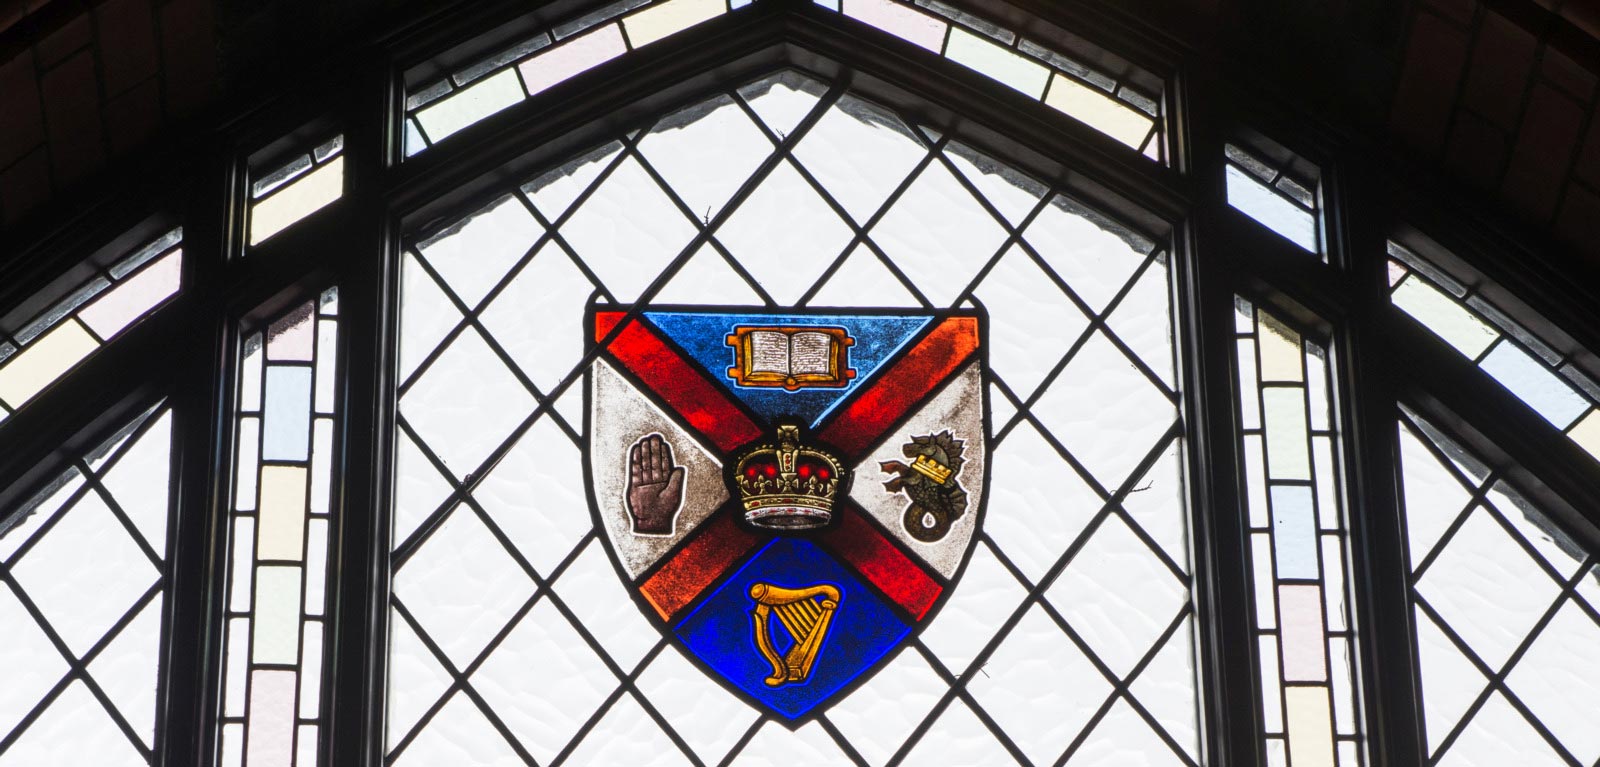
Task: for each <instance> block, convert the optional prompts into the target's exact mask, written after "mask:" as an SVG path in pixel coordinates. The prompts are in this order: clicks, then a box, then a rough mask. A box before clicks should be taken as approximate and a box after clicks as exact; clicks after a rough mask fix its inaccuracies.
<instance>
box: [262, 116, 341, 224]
mask: <svg viewBox="0 0 1600 767" xmlns="http://www.w3.org/2000/svg"><path fill="white" fill-rule="evenodd" d="M343 194H344V136H334V137H333V138H331V139H328V140H327V141H325V142H323V143H321V144H318V145H317V146H315V147H310V148H306V149H302V150H301V153H300V154H297V155H295V156H294V157H293V158H292V159H290V160H289V161H287V162H285V163H283V164H281V165H279V166H277V167H274V168H272V169H270V170H268V171H267V172H265V173H263V174H262V175H261V177H260V178H258V179H255V180H254V181H253V182H252V183H251V184H250V244H251V245H256V244H259V243H260V242H261V241H262V240H265V239H267V238H268V237H271V236H272V235H274V234H277V233H278V232H281V231H283V230H284V229H287V228H288V227H289V226H291V225H293V224H294V223H295V222H296V221H299V220H300V219H302V218H305V217H306V216H309V215H311V214H312V213H315V212H317V211H318V210H320V209H321V208H322V207H323V206H325V205H327V204H328V203H330V202H333V201H334V200H337V199H339V197H340V196H341V195H343Z"/></svg>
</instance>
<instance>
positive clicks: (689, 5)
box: [622, 0, 727, 48]
mask: <svg viewBox="0 0 1600 767" xmlns="http://www.w3.org/2000/svg"><path fill="white" fill-rule="evenodd" d="M726 9H727V6H726V5H724V0H667V1H666V2H664V3H658V4H656V5H654V6H652V7H650V8H646V9H645V10H642V11H640V12H638V13H635V14H633V15H632V16H629V17H627V18H625V19H623V20H622V26H623V27H625V28H627V30H628V41H629V42H631V43H633V47H635V48H638V47H639V46H641V45H649V44H650V43H653V42H655V41H657V40H660V39H661V38H663V37H666V36H667V35H670V34H672V33H674V32H679V31H681V30H684V29H687V28H689V27H692V26H694V25H695V24H699V23H700V22H702V21H705V20H707V19H710V18H714V17H716V16H719V15H721V14H722V12H723V11H724V10H726Z"/></svg>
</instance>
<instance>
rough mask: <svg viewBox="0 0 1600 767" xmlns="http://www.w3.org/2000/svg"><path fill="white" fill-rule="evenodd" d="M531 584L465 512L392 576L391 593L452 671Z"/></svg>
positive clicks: (476, 648) (507, 614)
mask: <svg viewBox="0 0 1600 767" xmlns="http://www.w3.org/2000/svg"><path fill="white" fill-rule="evenodd" d="M533 589H534V583H533V579H532V578H530V577H529V576H528V574H527V573H526V572H524V571H523V570H522V568H521V567H519V566H518V565H517V563H516V561H515V560H513V559H512V558H511V555H510V554H508V553H506V550H505V547H503V546H501V545H500V541H499V540H498V539H496V538H495V536H494V534H493V533H492V532H491V531H490V530H489V528H488V527H487V526H485V525H484V524H483V522H482V520H480V519H479V518H478V515H477V514H475V513H473V511H472V510H471V509H469V508H466V507H457V508H456V510H455V511H453V512H451V513H450V516H449V517H448V518H446V519H445V521H444V524H442V525H440V526H439V529H437V530H435V531H433V533H432V534H431V535H429V536H428V538H427V540H426V541H424V542H423V544H422V547H421V548H420V549H418V550H417V553H416V554H414V555H412V557H411V558H410V559H408V560H406V563H405V565H404V566H403V567H401V568H400V570H399V572H397V573H396V574H395V583H394V594H395V598H396V599H398V600H400V603H401V604H402V605H404V606H405V607H406V609H408V610H410V611H411V614H412V615H414V616H416V619H417V623H418V624H419V625H420V626H421V627H422V630H423V631H424V632H426V633H427V635H428V636H430V637H432V638H433V640H434V642H435V643H437V644H438V645H439V647H440V649H442V650H443V651H444V653H445V657H446V658H448V659H449V660H450V662H451V663H453V664H454V665H455V666H456V668H465V667H466V666H467V664H468V663H471V662H472V660H473V658H475V657H477V655H478V653H479V652H481V651H482V650H483V648H484V646H485V645H487V644H488V643H489V640H490V639H492V638H493V637H494V636H495V634H497V633H499V632H500V629H501V628H502V627H504V626H505V625H506V624H507V623H509V622H510V621H511V617H512V616H513V615H514V614H516V612H517V611H518V610H519V609H521V607H522V604H523V602H525V601H526V600H527V598H528V597H530V596H532V595H533Z"/></svg>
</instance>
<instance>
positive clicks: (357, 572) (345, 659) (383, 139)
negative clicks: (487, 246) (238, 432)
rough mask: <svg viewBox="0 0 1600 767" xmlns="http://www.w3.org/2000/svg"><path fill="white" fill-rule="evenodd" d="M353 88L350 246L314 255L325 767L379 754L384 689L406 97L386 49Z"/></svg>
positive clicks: (348, 125)
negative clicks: (325, 409)
mask: <svg viewBox="0 0 1600 767" xmlns="http://www.w3.org/2000/svg"><path fill="white" fill-rule="evenodd" d="M351 83H352V87H351V90H352V91H354V93H352V94H351V97H350V98H347V99H345V101H344V104H345V113H344V114H343V115H342V117H343V119H342V121H341V122H342V123H343V125H344V126H345V132H344V136H345V145H344V149H343V150H342V151H341V155H342V156H343V157H344V158H345V197H346V199H347V206H348V210H347V213H346V215H347V222H348V223H347V227H346V229H347V242H346V243H345V247H343V248H335V249H333V250H336V251H337V252H327V253H324V254H323V255H325V256H326V257H328V258H329V260H330V261H331V262H333V263H335V264H337V267H338V279H337V284H338V286H339V317H338V322H339V339H340V347H341V349H339V350H337V351H340V352H341V353H340V354H339V355H338V357H337V358H336V360H335V365H334V370H335V383H336V388H335V393H334V401H335V405H334V411H335V416H334V455H333V456H331V457H330V458H331V461H330V463H331V466H332V471H333V473H334V477H333V483H332V485H331V492H332V494H333V497H332V498H330V499H329V508H328V513H329V538H328V547H329V551H328V566H329V573H330V575H329V577H328V584H327V593H326V600H327V602H326V605H325V607H324V610H323V614H324V616H325V617H326V620H327V624H326V626H325V629H324V637H323V665H322V690H321V691H320V693H319V694H320V695H321V696H322V699H321V702H320V705H319V711H320V712H321V714H322V726H321V727H320V728H319V735H320V738H321V743H320V744H319V747H318V749H317V754H318V757H319V759H320V760H321V762H322V763H323V764H325V765H333V764H337V765H349V766H350V767H356V766H357V765H360V766H362V767H377V765H380V764H382V763H383V757H384V752H383V747H384V743H383V739H384V731H385V728H384V726H383V724H384V719H385V712H386V709H385V706H384V705H383V701H384V697H385V691H386V690H387V687H388V662H389V658H388V646H389V631H388V620H389V592H390V579H391V578H392V573H391V571H390V569H389V554H390V552H389V546H388V540H389V528H390V524H391V519H390V517H391V513H390V510H391V508H392V502H393V480H392V471H393V466H394V455H395V448H394V443H395V437H396V434H395V428H394V417H395V412H396V394H395V390H396V386H397V384H398V382H397V381H396V380H395V378H396V375H397V372H398V362H397V360H398V354H399V344H398V341H397V336H398V333H399V326H400V324H399V307H398V305H399V287H400V286H399V272H400V249H401V241H400V237H399V228H398V227H397V226H396V224H395V221H394V217H393V214H392V212H391V210H390V209H389V207H388V204H387V200H386V199H385V197H384V195H383V194H382V192H381V190H382V189H383V188H384V184H385V180H386V179H387V176H388V172H389V168H390V166H391V165H393V164H394V163H397V162H399V160H400V157H401V154H402V144H403V142H404V137H405V127H404V125H403V123H402V120H403V116H402V115H401V110H400V108H401V106H402V104H403V103H404V93H403V88H402V85H401V83H400V80H399V77H398V76H397V74H396V73H395V71H394V68H393V66H392V63H391V61H390V59H389V58H388V57H387V56H385V55H375V56H372V57H370V58H368V59H366V60H365V63H363V64H362V65H361V66H360V67H359V69H358V71H357V72H356V74H355V76H353V77H352V78H351ZM325 247H326V246H325ZM330 351H335V350H330Z"/></svg>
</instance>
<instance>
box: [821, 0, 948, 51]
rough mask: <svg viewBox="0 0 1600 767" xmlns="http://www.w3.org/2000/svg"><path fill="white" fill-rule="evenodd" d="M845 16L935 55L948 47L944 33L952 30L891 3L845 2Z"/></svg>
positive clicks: (871, 0) (870, 0)
mask: <svg viewBox="0 0 1600 767" xmlns="http://www.w3.org/2000/svg"><path fill="white" fill-rule="evenodd" d="M844 12H845V14H846V15H848V16H852V17H854V18H856V19H859V20H861V21H863V22H866V23H868V24H871V25H872V26H874V27H877V28H878V29H881V30H883V31H885V32H888V33H889V34H891V35H894V36H895V37H898V38H901V39H902V40H905V41H906V42H909V43H912V44H913V45H920V46H922V47H923V48H927V49H928V50H930V51H933V52H934V53H938V52H939V50H940V48H942V47H943V46H944V33H945V29H946V28H947V27H948V26H949V25H948V24H945V23H944V22H942V21H939V20H938V19H935V18H933V17H932V16H928V15H926V14H923V13H919V12H917V11H914V10H912V9H910V8H907V7H906V6H903V5H901V4H899V3H896V2H892V1H891V0H845V4H844Z"/></svg>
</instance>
